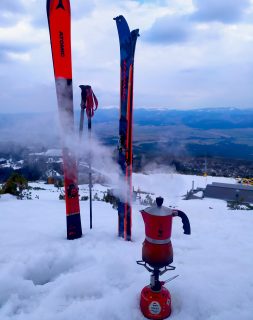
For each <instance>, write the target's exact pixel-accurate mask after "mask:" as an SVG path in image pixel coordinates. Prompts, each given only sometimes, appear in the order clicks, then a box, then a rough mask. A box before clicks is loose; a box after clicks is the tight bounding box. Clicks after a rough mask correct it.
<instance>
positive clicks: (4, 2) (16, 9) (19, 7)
mask: <svg viewBox="0 0 253 320" xmlns="http://www.w3.org/2000/svg"><path fill="white" fill-rule="evenodd" d="M0 10H1V11H2V12H13V13H21V12H24V5H23V4H22V1H20V0H15V1H10V0H1V1H0Z"/></svg>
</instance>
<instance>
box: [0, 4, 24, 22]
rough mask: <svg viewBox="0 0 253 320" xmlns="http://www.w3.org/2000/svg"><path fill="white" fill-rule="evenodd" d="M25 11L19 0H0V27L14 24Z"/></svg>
mask: <svg viewBox="0 0 253 320" xmlns="http://www.w3.org/2000/svg"><path fill="white" fill-rule="evenodd" d="M24 12H25V7H24V5H23V4H22V2H21V1H20V0H17V1H10V0H1V1H0V27H1V26H2V27H6V26H11V25H14V24H15V23H16V21H17V18H19V17H20V16H21V15H22V14H23V13H24Z"/></svg>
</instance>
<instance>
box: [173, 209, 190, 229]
mask: <svg viewBox="0 0 253 320" xmlns="http://www.w3.org/2000/svg"><path fill="white" fill-rule="evenodd" d="M173 216H178V217H180V218H181V219H182V223H183V229H184V234H191V225H190V221H189V219H188V217H187V215H186V214H185V213H184V212H183V211H180V210H176V211H175V213H174V214H173Z"/></svg>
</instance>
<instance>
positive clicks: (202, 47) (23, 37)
mask: <svg viewBox="0 0 253 320" xmlns="http://www.w3.org/2000/svg"><path fill="white" fill-rule="evenodd" d="M71 9H72V66H73V88H74V106H75V108H76V109H78V108H79V105H80V92H79V91H80V89H79V88H78V86H79V85H80V84H90V85H91V86H92V87H93V90H94V92H95V94H96V95H97V97H98V100H99V104H100V107H112V106H113V107H117V106H118V105H119V77H120V73H119V63H120V61H119V57H120V56H119V55H120V52H119V42H118V34H117V28H116V24H115V21H114V20H113V17H115V16H118V15H120V14H122V15H124V17H125V18H126V20H127V21H128V24H129V27H130V29H131V30H132V29H136V28H139V29H140V37H139V38H138V41H137V46H136V55H135V75H134V77H135V79H134V83H135V87H134V105H135V108H137V107H146V108H163V107H167V108H173V109H189V108H191V109H192V108H205V107H208V108H212V107H213V108H214V107H238V108H250V107H252V106H253V103H252V102H253V90H252V87H253V58H252V57H253V0H154V1H152V0H146V1H145V0H139V1H138V0H110V1H108V0H90V1H84V0H72V1H71ZM0 85H1V90H0V112H2V113H19V112H22V113H23V112H41V111H45V112H48V111H52V110H56V109H55V108H57V107H56V95H55V85H54V75H53V66H52V59H51V48H50V41H49V33H48V25H47V15H46V1H43V0H15V1H10V0H1V1H0Z"/></svg>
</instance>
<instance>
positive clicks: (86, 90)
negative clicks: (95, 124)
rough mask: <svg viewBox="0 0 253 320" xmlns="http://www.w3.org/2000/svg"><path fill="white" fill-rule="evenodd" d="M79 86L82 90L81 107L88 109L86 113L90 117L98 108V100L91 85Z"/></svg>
mask: <svg viewBox="0 0 253 320" xmlns="http://www.w3.org/2000/svg"><path fill="white" fill-rule="evenodd" d="M79 88H80V89H81V90H82V92H81V109H86V114H87V117H88V118H91V117H93V116H94V111H96V110H97V108H98V100H97V97H96V96H95V94H94V92H93V91H92V88H91V86H88V85H80V86H79Z"/></svg>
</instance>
